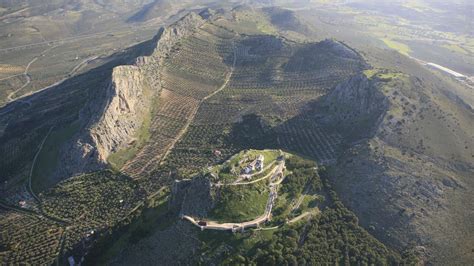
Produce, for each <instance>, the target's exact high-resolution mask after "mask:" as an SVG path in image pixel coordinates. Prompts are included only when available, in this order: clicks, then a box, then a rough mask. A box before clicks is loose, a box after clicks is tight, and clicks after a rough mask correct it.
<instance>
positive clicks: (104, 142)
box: [56, 13, 205, 178]
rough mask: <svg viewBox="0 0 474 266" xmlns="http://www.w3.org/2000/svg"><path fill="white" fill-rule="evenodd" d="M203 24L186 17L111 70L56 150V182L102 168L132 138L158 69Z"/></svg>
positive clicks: (156, 87)
mask: <svg viewBox="0 0 474 266" xmlns="http://www.w3.org/2000/svg"><path fill="white" fill-rule="evenodd" d="M204 22H205V20H204V19H202V17H200V16H199V15H197V14H195V13H190V14H188V15H186V16H185V17H183V18H182V19H181V20H179V21H177V22H176V23H174V24H173V25H171V26H169V27H167V28H162V29H160V31H159V32H158V34H157V35H156V37H155V38H154V40H155V41H156V47H155V48H154V50H153V52H152V53H151V54H150V55H149V56H142V57H138V58H136V59H135V61H134V62H133V63H132V64H131V65H124V66H118V67H115V68H114V69H113V71H112V75H111V78H110V82H109V83H108V84H107V86H106V91H105V93H102V95H104V96H101V97H99V99H93V100H92V101H91V103H90V104H89V105H88V106H87V107H86V108H85V109H87V110H86V111H84V112H83V113H88V115H83V116H84V117H89V118H84V119H89V121H88V122H87V123H86V126H85V128H84V129H83V130H82V131H81V133H80V134H78V137H76V138H75V139H73V140H72V141H71V142H70V143H68V144H67V145H66V146H67V147H65V148H63V149H62V152H61V154H62V158H63V159H62V162H61V165H60V167H59V169H58V170H57V171H56V172H57V173H56V175H57V176H61V177H62V178H64V177H68V176H72V175H77V174H80V173H84V172H89V171H94V170H98V169H100V168H103V167H105V166H106V165H107V158H108V157H109V156H110V154H112V153H114V152H116V151H118V150H120V149H122V148H125V147H127V145H129V144H130V143H132V142H133V141H134V140H135V138H136V135H137V131H138V130H139V129H140V127H141V126H142V123H143V120H144V117H145V116H146V115H147V112H150V110H151V104H150V103H151V101H152V99H153V97H156V96H158V95H159V93H160V91H161V79H160V66H161V63H162V59H163V58H165V57H166V56H168V55H169V54H170V53H171V52H172V48H173V47H174V46H175V45H176V43H177V42H179V40H181V39H182V38H184V37H186V36H188V35H190V34H192V33H193V32H194V30H196V28H197V27H199V26H201V25H202V24H203V23H204Z"/></svg>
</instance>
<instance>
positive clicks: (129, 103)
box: [91, 66, 150, 161]
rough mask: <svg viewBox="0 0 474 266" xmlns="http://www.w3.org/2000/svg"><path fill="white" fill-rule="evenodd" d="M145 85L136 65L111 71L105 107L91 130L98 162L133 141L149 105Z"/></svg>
mask: <svg viewBox="0 0 474 266" xmlns="http://www.w3.org/2000/svg"><path fill="white" fill-rule="evenodd" d="M147 86H148V85H147V83H146V81H145V78H144V76H143V74H142V73H141V71H140V69H139V68H138V67H137V66H119V67H116V68H114V70H113V73H112V80H111V84H110V85H109V87H108V88H107V99H108V100H109V102H108V105H107V107H106V109H105V111H104V113H103V115H102V117H101V118H100V120H99V122H98V123H97V124H96V125H95V126H94V127H93V128H92V129H91V137H92V139H93V140H94V143H95V146H96V147H97V150H98V155H99V159H100V160H101V161H105V160H106V159H107V157H108V156H109V154H110V153H111V152H115V151H117V149H119V148H121V147H122V146H124V145H126V144H128V143H130V142H131V141H132V140H133V138H134V135H135V134H136V132H137V130H138V129H139V128H140V126H141V125H142V122H143V117H144V115H145V113H146V112H147V109H148V107H149V104H150V100H149V97H145V95H144V94H145V92H144V91H145V90H146V87H147Z"/></svg>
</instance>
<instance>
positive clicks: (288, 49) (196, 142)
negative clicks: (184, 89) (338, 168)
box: [169, 21, 365, 170]
mask: <svg viewBox="0 0 474 266" xmlns="http://www.w3.org/2000/svg"><path fill="white" fill-rule="evenodd" d="M216 23H219V21H217V22H216ZM236 46H237V47H236V49H237V53H236V54H237V61H236V65H235V68H234V71H233V73H232V76H231V78H230V81H229V83H228V84H227V86H226V87H225V88H224V89H223V90H222V91H220V92H219V93H217V94H216V95H214V96H213V97H210V98H209V99H207V100H206V101H205V102H203V103H202V105H201V106H200V108H199V110H198V113H197V115H196V119H195V120H194V121H193V123H192V124H191V125H190V127H189V130H188V132H187V133H186V134H185V135H184V136H183V139H182V141H180V142H178V144H177V145H176V148H175V149H174V150H173V151H172V153H171V154H170V158H169V161H170V162H173V163H174V164H178V165H184V166H185V167H187V168H188V169H189V168H191V167H193V168H194V169H196V170H197V169H199V168H200V167H202V166H204V164H206V163H210V162H211V161H212V159H213V158H212V155H211V154H212V151H213V150H215V149H217V150H220V151H221V152H224V154H231V153H233V152H235V151H237V150H241V149H243V148H251V147H259V146H260V147H263V145H267V146H268V145H270V146H273V147H278V148H283V149H287V150H291V151H295V152H298V153H301V154H304V155H307V156H311V157H313V158H316V159H317V160H318V161H319V162H326V163H327V162H331V161H332V160H334V159H335V157H336V152H337V149H338V145H339V144H340V142H341V139H340V136H339V134H338V133H336V132H329V131H327V130H326V129H324V128H323V127H321V126H318V125H317V124H314V123H312V121H313V119H311V120H309V121H306V120H307V119H305V116H304V110H305V106H306V105H308V103H310V102H312V101H314V100H317V99H318V98H319V97H321V96H322V95H325V94H326V93H327V92H328V91H329V89H331V88H332V87H333V86H335V85H336V84H338V83H340V82H342V81H343V80H345V79H346V78H348V77H350V76H351V75H354V74H356V73H359V72H360V71H362V70H363V69H364V68H365V63H364V61H363V60H362V58H361V57H360V56H359V55H358V54H357V53H355V52H354V51H352V50H350V49H349V48H347V47H346V46H345V45H344V44H341V43H339V42H336V41H331V40H327V41H323V42H320V43H316V44H299V43H295V42H292V41H288V40H285V39H283V38H278V37H274V36H268V35H254V36H245V37H243V36H242V37H241V39H240V41H239V42H237V43H236ZM247 115H252V116H256V117H254V118H252V117H248V116H247ZM296 116H298V118H297V119H292V118H294V117H296ZM252 119H256V120H255V121H251V120H252ZM305 121H306V122H305ZM253 122H254V123H256V124H255V125H246V123H253ZM248 126H249V127H251V128H249V129H248V131H249V132H243V131H245V128H246V127H248ZM255 127H257V128H255ZM259 129H261V131H259ZM246 134H253V135H254V136H248V138H246ZM236 138H238V139H236ZM252 138H254V139H252ZM209 144H210V145H209ZM214 159H215V158H214ZM183 160H185V161H183Z"/></svg>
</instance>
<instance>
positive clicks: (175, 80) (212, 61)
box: [122, 23, 236, 177]
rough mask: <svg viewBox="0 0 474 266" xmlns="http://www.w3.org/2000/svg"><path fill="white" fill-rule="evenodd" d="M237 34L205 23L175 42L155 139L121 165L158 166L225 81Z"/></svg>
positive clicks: (141, 170)
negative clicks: (201, 108) (203, 105)
mask: <svg viewBox="0 0 474 266" xmlns="http://www.w3.org/2000/svg"><path fill="white" fill-rule="evenodd" d="M234 38H235V35H234V34H233V33H232V32H230V31H228V30H225V29H222V28H220V27H217V26H215V25H212V24H209V23H206V24H204V25H203V26H202V27H200V28H198V29H196V31H195V32H193V34H192V35H190V36H189V37H187V38H185V39H183V40H181V41H180V42H179V43H177V44H176V46H175V47H174V48H173V49H174V53H172V54H171V55H170V56H169V57H167V58H165V59H164V61H163V68H162V69H160V74H159V75H160V76H161V77H162V78H161V86H162V91H161V93H160V96H159V99H158V100H157V101H156V109H155V110H154V112H153V114H152V115H153V117H152V118H151V124H150V139H149V140H148V142H147V144H145V146H144V147H143V149H142V150H140V151H139V152H138V154H137V156H136V157H135V158H134V159H132V160H130V161H128V162H127V163H126V164H125V165H124V166H123V168H122V170H123V171H124V172H125V173H127V174H129V175H131V176H134V177H139V176H141V175H145V174H146V173H149V172H150V171H152V170H154V169H155V168H156V167H157V166H158V165H159V163H160V161H161V159H162V158H163V157H164V156H165V155H166V154H167V153H168V151H169V150H170V149H171V148H173V147H174V145H175V143H176V142H177V141H178V140H179V139H180V138H181V137H182V135H183V134H184V133H185V132H186V131H187V129H188V127H189V125H190V123H191V122H192V121H193V120H194V118H195V116H196V114H197V112H198V108H199V106H200V105H201V103H202V102H204V101H205V100H206V99H208V98H209V97H211V96H212V95H214V94H216V93H218V92H219V91H220V90H222V89H224V87H226V85H227V83H228V81H229V79H230V76H231V75H232V69H233V64H234V62H235V60H236V59H235V58H236V52H235V44H234Z"/></svg>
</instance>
